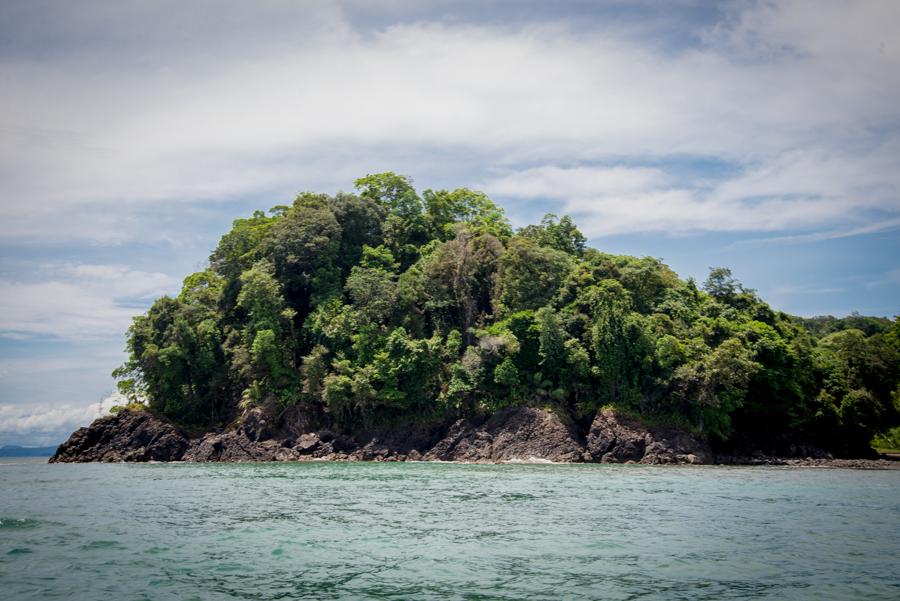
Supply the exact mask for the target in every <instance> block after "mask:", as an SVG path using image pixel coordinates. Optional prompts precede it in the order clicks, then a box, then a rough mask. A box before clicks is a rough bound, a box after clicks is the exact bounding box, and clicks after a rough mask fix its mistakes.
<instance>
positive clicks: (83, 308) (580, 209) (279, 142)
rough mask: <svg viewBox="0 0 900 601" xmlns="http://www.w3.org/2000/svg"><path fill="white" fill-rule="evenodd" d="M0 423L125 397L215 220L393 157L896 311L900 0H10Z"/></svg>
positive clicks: (787, 299) (98, 406)
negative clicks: (130, 349)
mask: <svg viewBox="0 0 900 601" xmlns="http://www.w3.org/2000/svg"><path fill="white" fill-rule="evenodd" d="M0 91H2V93H0V203H2V204H0V210H2V213H0V214H2V220H0V445H3V444H24V445H50V444H57V443H59V442H61V441H62V440H64V439H65V438H66V437H67V436H68V434H69V433H70V432H71V431H72V430H73V429H75V428H76V427H79V426H82V425H86V424H87V423H89V422H90V421H91V419H93V418H94V417H96V416H98V415H100V414H101V413H102V412H103V411H105V410H106V409H108V407H109V406H110V405H112V404H114V403H115V402H117V398H116V396H115V395H114V394H113V391H114V390H115V384H114V381H113V379H112V378H111V376H110V372H111V371H112V369H113V368H115V367H116V366H118V365H119V364H120V363H121V362H122V360H123V359H124V350H123V349H124V344H125V343H124V333H125V330H126V329H127V327H128V324H129V323H130V320H131V317H132V316H134V315H136V314H138V313H141V312H142V311H144V310H145V309H146V308H147V307H148V306H149V304H150V303H151V302H152V301H153V299H154V298H156V297H158V296H160V295H163V294H175V293H177V291H178V290H179V288H180V284H181V280H182V279H183V277H184V276H185V275H187V274H188V273H191V272H193V271H196V270H199V269H203V268H204V266H205V264H206V260H207V257H208V255H209V252H210V250H211V249H212V248H213V247H214V246H215V244H216V243H217V241H218V239H219V237H220V236H221V235H222V234H223V233H224V232H225V231H227V229H228V228H229V226H230V223H231V222H232V220H234V219H236V218H238V217H242V216H247V215H249V214H250V213H252V211H253V210H255V209H268V208H269V207H271V206H274V205H277V204H286V203H290V201H291V200H292V199H293V197H294V196H295V195H296V193H298V192H300V191H308V190H311V191H321V192H329V193H332V192H336V191H339V190H344V191H351V190H352V187H353V181H354V179H356V178H358V177H361V176H363V175H366V174H368V173H376V172H380V171H387V170H391V171H395V172H398V173H403V174H406V175H409V176H410V177H412V178H413V180H414V182H415V184H416V186H417V187H418V188H419V189H420V190H421V189H425V188H434V189H437V188H455V187H459V186H465V187H470V188H475V189H480V190H483V191H485V192H487V193H488V194H489V195H490V196H491V197H492V198H493V199H494V200H495V201H496V202H497V203H498V204H500V205H501V206H502V207H504V209H505V210H506V212H507V215H508V216H509V217H510V219H511V221H512V223H513V225H514V226H517V227H520V226H523V225H526V224H528V223H533V222H536V221H538V220H539V219H540V218H541V216H542V215H543V214H544V213H547V212H552V213H555V214H558V215H563V214H569V215H571V216H572V217H573V218H574V219H575V221H576V223H577V224H578V225H579V226H580V228H581V229H582V231H583V232H584V233H585V234H586V235H587V236H588V239H589V243H590V245H591V246H594V247H596V248H599V249H601V250H603V251H606V252H613V253H625V254H632V255H638V256H654V257H660V258H662V259H663V260H664V261H665V262H666V263H668V264H669V265H670V266H671V267H672V268H673V269H675V271H676V272H678V273H679V274H680V275H681V276H682V277H685V278H687V277H694V278H696V279H697V280H698V281H702V280H703V279H705V276H706V274H707V272H708V270H709V268H710V267H713V266H727V267H730V268H731V269H732V271H733V272H734V274H735V276H736V277H737V278H738V279H739V280H741V281H742V282H743V284H744V285H745V286H747V287H750V288H754V289H756V290H757V291H758V292H759V294H760V296H762V297H763V298H764V299H766V300H767V301H769V302H770V303H771V304H772V306H773V307H775V308H776V309H779V310H783V311H787V312H789V313H793V314H797V315H804V316H812V315H821V314H833V315H838V316H841V315H846V314H848V313H850V312H853V311H858V312H860V313H863V314H869V315H879V316H887V317H892V316H894V315H896V314H897V313H900V302H898V299H900V102H898V98H900V2H896V1H893V0H884V1H865V0H860V1H853V2H844V1H837V0H810V1H801V0H797V1H794V0H785V1H779V2H767V1H750V0H748V1H734V2H728V1H726V2H718V3H716V2H706V1H699V0H697V1H694V0H670V1H667V2H650V1H646V2H645V1H641V0H636V1H629V2H625V1H614V0H609V1H602V0H601V1H595V2H553V3H547V2H533V3H532V2H511V1H503V2H499V1H498V2H490V1H485V0H480V1H477V2H441V1H435V2H421V1H407V0H394V1H390V0H389V1H384V2H373V1H368V0H366V1H363V0H358V1H347V2H324V1H323V2H299V1H291V2H287V1H284V2H282V1H262V2H242V1H238V0H234V1H209V0H192V1H191V2H183V1H182V0H178V1H168V0H160V1H154V2H149V1H148V2H140V1H128V0H124V1H123V0H110V1H108V2H97V1H92V0H84V1H80V2H68V1H65V0H58V1H44V0H24V1H19V0H4V1H3V2H2V3H0Z"/></svg>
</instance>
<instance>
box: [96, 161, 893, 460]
mask: <svg viewBox="0 0 900 601" xmlns="http://www.w3.org/2000/svg"><path fill="white" fill-rule="evenodd" d="M356 189H357V190H358V194H345V193H339V194H336V195H334V196H328V195H323V194H313V193H303V194H300V195H298V196H297V198H296V199H295V200H294V202H293V203H292V204H291V205H290V206H284V205H281V206H276V207H274V208H272V209H271V210H270V211H269V212H268V213H264V212H261V211H257V212H255V213H253V215H252V216H251V217H249V218H246V219H238V220H236V221H235V222H234V224H233V227H232V229H231V230H230V231H229V232H228V233H226V234H225V235H224V236H223V237H222V239H221V241H220V242H219V244H218V246H217V247H216V248H215V249H214V250H213V252H212V254H211V256H210V267H209V269H206V270H204V271H200V272H198V273H195V274H192V275H190V276H188V277H187V278H186V279H185V281H184V286H183V288H182V291H181V293H180V294H179V295H178V296H177V297H175V298H169V297H163V298H161V299H159V300H157V301H156V302H155V303H154V304H153V306H152V307H151V308H150V309H149V311H147V313H146V314H144V315H141V316H139V317H137V318H135V320H134V322H133V323H132V325H131V327H130V328H129V331H128V351H129V357H128V360H127V361H126V362H125V364H124V365H122V366H121V367H120V368H119V369H117V370H116V371H115V374H114V375H115V376H116V377H117V378H118V379H119V388H120V390H121V391H122V392H123V394H125V395H126V396H127V397H128V398H129V399H130V401H131V402H140V401H145V402H146V405H147V409H148V410H150V411H154V412H158V413H162V414H165V415H166V416H168V417H170V418H172V419H174V420H176V421H178V422H180V423H182V424H193V425H197V424H205V425H210V424H224V423H227V422H228V421H229V420H230V419H233V417H234V415H235V413H236V411H238V410H239V408H240V407H241V406H248V405H253V404H260V403H267V404H268V403H275V404H279V405H281V406H287V405H291V404H295V403H301V402H302V403H306V404H308V405H309V406H310V407H311V408H313V409H315V410H316V411H318V412H320V413H324V414H325V415H326V416H327V419H329V420H331V422H332V424H333V425H334V426H335V427H338V428H341V427H343V428H354V427H357V426H359V425H364V424H368V423H373V422H375V421H379V420H392V419H407V418H409V417H411V416H416V415H419V416H423V415H428V416H449V415H451V414H455V415H467V414H475V413H488V412H491V411H494V410H496V409H497V408H500V407H505V406H510V405H519V404H538V405H547V404H552V405H553V406H554V407H556V408H558V409H559V410H561V411H563V412H568V413H569V415H571V416H573V417H575V418H577V419H580V418H582V417H588V418H589V417H590V416H591V415H592V414H593V412H594V411H596V409H597V408H598V407H601V406H615V407H618V408H619V409H621V410H623V411H629V412H634V413H639V414H641V415H644V416H648V418H649V417H651V416H657V418H658V419H664V420H665V421H666V423H677V424H680V425H682V426H684V427H689V428H690V429H692V430H693V431H695V432H698V433H703V434H706V435H709V436H711V437H714V438H719V439H727V438H729V437H731V436H734V434H735V433H741V434H742V435H744V436H749V437H753V436H772V435H781V434H784V435H789V436H793V437H798V438H802V439H804V440H812V441H815V442H817V443H818V444H821V445H823V446H826V447H827V448H830V449H833V450H834V451H835V452H845V453H850V452H855V451H856V450H859V449H862V448H864V447H865V446H866V445H867V444H868V442H869V440H870V439H871V438H872V436H873V435H876V434H879V433H883V436H882V438H879V439H877V440H883V441H894V440H895V438H896V430H890V428H891V427H892V426H895V425H897V424H898V423H900V412H898V403H900V389H898V380H900V319H895V320H893V321H891V320H887V319H882V318H873V317H863V316H859V315H856V314H854V315H851V316H849V317H847V318H843V319H836V318H833V317H819V318H811V319H802V318H797V317H792V316H789V315H785V314H783V313H779V312H776V311H773V310H772V309H771V308H770V307H769V306H768V305H767V304H766V303H765V302H763V301H762V300H761V299H759V298H758V297H757V295H756V293H755V292H754V291H753V290H750V289H748V288H745V287H744V286H743V285H742V284H741V283H740V282H739V281H738V280H737V279H736V278H735V277H734V275H733V274H732V272H731V271H730V270H729V269H727V268H724V267H717V268H713V269H711V270H710V274H709V277H708V278H707V280H706V282H705V283H704V285H703V287H702V289H701V288H698V287H697V285H696V284H695V283H694V281H693V280H687V281H683V280H681V279H679V278H678V276H677V275H676V274H675V273H674V272H673V271H672V270H671V269H670V268H669V267H667V266H666V265H665V264H663V263H662V261H661V260H659V259H656V258H652V257H643V258H637V257H628V256H621V255H614V254H608V253H603V252H600V251H598V250H595V249H592V248H588V247H587V246H586V239H585V237H584V235H583V234H582V233H581V232H580V231H578V229H577V227H576V226H575V224H574V223H573V222H572V220H571V218H569V217H567V216H563V217H557V216H555V215H547V216H545V217H544V218H543V220H542V221H541V222H540V223H539V224H537V225H530V226H527V227H525V228H522V229H520V230H518V232H513V230H512V228H511V227H510V225H509V222H508V221H507V219H506V218H505V216H504V214H503V210H502V209H501V208H500V207H498V206H497V205H496V204H495V203H494V202H493V201H492V200H491V199H490V198H489V197H488V196H486V195H485V194H484V193H482V192H478V191H475V190H470V189H468V188H457V189H455V190H443V189H441V190H425V191H424V192H423V193H422V194H421V195H420V194H419V193H418V192H417V191H416V190H415V188H414V187H413V183H412V180H411V179H409V178H408V177H405V176H402V175H398V174H395V173H390V172H388V173H379V174H370V175H367V176H366V177H363V178H360V179H359V180H357V181H356ZM891 444H893V443H891Z"/></svg>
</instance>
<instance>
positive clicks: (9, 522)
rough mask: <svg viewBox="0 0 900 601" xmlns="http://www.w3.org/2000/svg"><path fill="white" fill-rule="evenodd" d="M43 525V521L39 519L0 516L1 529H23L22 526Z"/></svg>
mask: <svg viewBox="0 0 900 601" xmlns="http://www.w3.org/2000/svg"><path fill="white" fill-rule="evenodd" d="M40 525H41V522H39V521H38V520H31V519H28V518H0V529H3V530H6V529H8V528H9V529H13V528H15V529H22V528H37V527H38V526H40Z"/></svg>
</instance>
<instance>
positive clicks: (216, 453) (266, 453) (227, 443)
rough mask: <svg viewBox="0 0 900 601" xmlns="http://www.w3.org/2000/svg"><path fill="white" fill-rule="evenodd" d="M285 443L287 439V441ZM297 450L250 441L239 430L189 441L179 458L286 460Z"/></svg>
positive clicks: (270, 443) (276, 442)
mask: <svg viewBox="0 0 900 601" xmlns="http://www.w3.org/2000/svg"><path fill="white" fill-rule="evenodd" d="M288 442H289V443H290V442H291V441H288ZM298 458H299V453H297V452H296V451H294V449H293V448H292V445H285V443H282V442H278V441H276V440H262V441H257V440H251V439H250V438H248V437H247V434H246V433H245V432H243V431H241V430H231V431H229V432H222V433H217V434H207V435H206V436H204V437H202V438H198V439H195V440H192V441H191V445H190V447H189V448H188V449H187V451H186V452H185V453H184V456H183V457H182V460H183V461H198V462H203V461H232V462H237V461H290V460H292V459H298Z"/></svg>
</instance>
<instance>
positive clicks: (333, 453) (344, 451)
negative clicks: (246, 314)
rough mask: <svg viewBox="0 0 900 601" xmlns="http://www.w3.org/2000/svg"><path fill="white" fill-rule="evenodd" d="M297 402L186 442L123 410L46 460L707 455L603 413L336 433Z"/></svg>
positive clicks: (668, 434)
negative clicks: (572, 419)
mask: <svg viewBox="0 0 900 601" xmlns="http://www.w3.org/2000/svg"><path fill="white" fill-rule="evenodd" d="M318 423H319V420H318V419H316V418H315V416H310V415H309V414H306V413H304V412H303V411H302V410H299V409H297V408H291V409H289V410H287V411H284V412H280V413H275V412H266V411H264V410H263V409H260V408H256V409H252V410H250V411H248V412H246V413H245V414H244V415H243V416H242V417H241V419H240V420H239V423H238V425H237V427H235V428H233V429H230V430H227V431H224V432H210V433H207V434H205V435H204V436H201V437H199V438H195V439H192V440H188V438H187V437H186V436H185V435H184V434H183V433H181V432H180V431H179V430H178V429H177V428H175V427H174V426H173V425H172V424H170V423H168V422H167V421H165V420H163V419H160V418H158V417H156V416H154V415H152V414H150V413H148V412H143V411H139V412H133V411H123V412H121V413H119V414H117V415H114V416H109V417H104V418H101V419H98V420H97V421H95V422H94V423H93V424H91V425H90V426H89V427H87V428H81V429H80V430H78V431H77V432H75V433H74V434H72V436H71V437H70V438H69V440H68V441H66V442H65V443H63V444H62V445H61V446H60V447H59V450H58V451H57V453H56V455H54V457H53V458H52V459H51V461H52V462H89V461H104V462H114V461H196V462H207V461H301V460H314V459H321V460H350V461H406V460H426V461H463V462H486V463H499V462H519V461H521V462H543V461H549V462H558V463H576V462H582V461H589V462H603V463H624V462H634V463H708V462H710V461H711V460H712V454H711V452H710V450H709V446H708V444H707V443H706V442H705V441H703V440H701V439H699V438H697V437H695V436H692V435H690V434H688V433H686V432H682V431H678V430H676V429H659V428H656V429H653V428H646V427H644V426H643V425H642V424H641V423H640V422H639V421H637V420H634V419H629V418H624V417H622V416H620V415H618V414H616V413H615V412H613V411H601V412H600V413H598V414H597V416H596V418H595V419H594V420H593V423H592V424H591V427H590V430H589V431H588V432H587V435H586V436H585V435H584V434H583V433H582V432H581V431H580V430H579V429H578V428H577V427H576V425H574V424H572V423H569V422H568V420H564V419H561V418H560V416H559V415H557V414H556V413H554V412H553V411H548V410H544V409H537V408H534V407H516V408H510V409H504V410H501V411H498V412H497V413H495V414H494V415H493V416H491V417H489V418H487V419H483V420H467V419H459V420H456V421H454V422H451V423H439V424H430V425H429V424H426V425H422V424H416V425H405V426H397V427H392V428H383V429H376V430H367V431H359V432H356V433H353V434H352V435H346V434H335V433H334V432H331V431H330V430H328V429H325V428H317V427H316V426H317V424H318Z"/></svg>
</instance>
